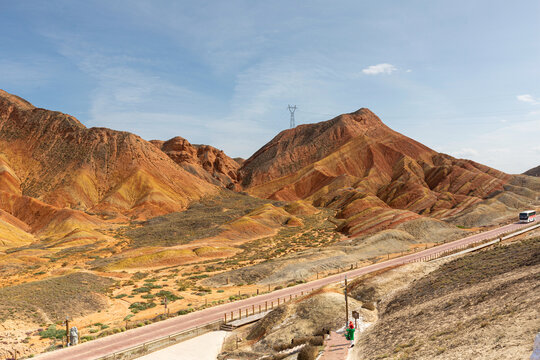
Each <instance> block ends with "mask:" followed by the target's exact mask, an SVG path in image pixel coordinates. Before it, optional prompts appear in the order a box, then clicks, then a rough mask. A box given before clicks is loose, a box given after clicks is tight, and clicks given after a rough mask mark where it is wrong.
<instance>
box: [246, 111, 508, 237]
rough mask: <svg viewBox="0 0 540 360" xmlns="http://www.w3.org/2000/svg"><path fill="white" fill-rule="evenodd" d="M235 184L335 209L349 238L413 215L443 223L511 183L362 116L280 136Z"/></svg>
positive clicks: (258, 154)
mask: <svg viewBox="0 0 540 360" xmlns="http://www.w3.org/2000/svg"><path fill="white" fill-rule="evenodd" d="M239 172H240V176H241V183H242V185H243V186H244V187H245V188H247V191H248V192H249V193H251V194H253V195H255V196H259V197H263V198H269V199H276V200H297V199H307V200H309V201H312V202H313V204H314V205H316V206H325V207H330V208H334V209H337V210H338V211H339V214H338V217H340V218H342V219H344V220H345V222H344V224H343V225H342V227H341V230H342V231H343V232H345V233H346V234H349V235H356V234H363V233H367V232H374V231H378V230H381V229H384V228H388V227H395V226H398V225H399V224H401V223H404V222H407V221H409V220H413V219H417V218H419V216H420V215H428V216H431V217H435V218H439V219H445V218H449V217H453V216H456V215H458V214H459V213H461V212H462V211H463V210H465V209H468V208H470V207H471V206H473V205H474V204H477V203H480V202H482V201H483V200H485V199H487V198H489V197H493V196H495V195H496V194H498V193H501V192H503V191H505V188H504V186H505V184H508V183H509V182H510V181H511V179H512V176H510V175H507V174H505V173H503V172H501V171H498V170H495V169H492V168H489V167H487V166H484V165H481V164H478V163H475V162H473V161H470V160H463V159H455V158H453V157H451V156H449V155H446V154H441V153H437V152H436V151H434V150H432V149H430V148H428V147H426V146H424V145H422V144H420V143H418V142H416V141H414V140H412V139H410V138H408V137H406V136H404V135H401V134H399V133H397V132H395V131H393V130H392V129H390V128H389V127H387V126H386V125H385V124H383V122H382V121H381V120H380V119H379V118H378V117H377V116H376V115H375V114H373V113H372V112H371V111H369V110H368V109H360V110H358V111H356V112H354V113H351V114H344V115H340V116H338V117H336V118H334V119H332V120H329V121H325V122H320V123H317V124H309V125H300V126H298V127H296V128H294V129H289V130H285V131H282V132H281V133H280V134H279V135H277V136H276V137H275V138H274V139H273V140H271V141H270V142H269V143H268V144H266V145H265V146H264V147H262V148H261V149H260V150H259V151H257V152H256V153H255V154H254V155H253V156H252V157H250V158H249V159H247V160H246V161H245V162H244V163H243V164H242V167H241V168H240V170H239Z"/></svg>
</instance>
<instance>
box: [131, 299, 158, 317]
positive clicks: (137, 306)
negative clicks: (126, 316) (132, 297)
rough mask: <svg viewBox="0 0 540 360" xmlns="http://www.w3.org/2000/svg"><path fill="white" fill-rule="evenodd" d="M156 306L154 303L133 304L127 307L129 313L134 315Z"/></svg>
mask: <svg viewBox="0 0 540 360" xmlns="http://www.w3.org/2000/svg"><path fill="white" fill-rule="evenodd" d="M155 306H156V303H153V302H147V303H143V302H134V303H133V304H131V305H129V308H130V309H131V312H132V313H134V314H136V313H138V312H139V311H142V310H146V309H150V308H153V307H155Z"/></svg>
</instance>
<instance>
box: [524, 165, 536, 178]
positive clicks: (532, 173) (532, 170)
mask: <svg viewBox="0 0 540 360" xmlns="http://www.w3.org/2000/svg"><path fill="white" fill-rule="evenodd" d="M523 174H524V175H529V176H540V166H537V167H535V168H532V169H530V170H527V171H525V172H524V173H523Z"/></svg>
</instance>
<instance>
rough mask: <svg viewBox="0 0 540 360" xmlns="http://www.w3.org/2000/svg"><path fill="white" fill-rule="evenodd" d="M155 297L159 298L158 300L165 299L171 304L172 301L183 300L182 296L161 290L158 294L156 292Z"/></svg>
mask: <svg viewBox="0 0 540 360" xmlns="http://www.w3.org/2000/svg"><path fill="white" fill-rule="evenodd" d="M156 296H157V297H159V298H167V301H169V302H173V301H176V300H181V299H183V298H184V297H182V296H177V295H175V294H173V293H172V292H170V291H167V290H161V291H160V292H158V293H157V294H156Z"/></svg>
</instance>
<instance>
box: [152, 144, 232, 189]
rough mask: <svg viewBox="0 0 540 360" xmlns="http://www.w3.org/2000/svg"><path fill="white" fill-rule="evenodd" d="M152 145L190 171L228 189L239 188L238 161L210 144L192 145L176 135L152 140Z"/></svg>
mask: <svg viewBox="0 0 540 360" xmlns="http://www.w3.org/2000/svg"><path fill="white" fill-rule="evenodd" d="M151 142H152V143H153V144H154V145H156V146H157V147H158V148H159V149H161V150H162V151H163V152H164V153H165V154H167V155H168V156H169V157H170V158H171V159H172V160H173V161H174V162H175V163H177V164H178V165H180V166H181V167H182V168H184V169H185V170H187V171H189V172H190V173H192V174H194V175H196V176H198V177H200V178H202V179H204V180H205V181H208V182H211V183H213V184H215V185H219V186H222V187H226V188H229V189H239V187H238V168H240V163H239V162H238V161H237V160H234V159H231V158H230V157H228V156H227V155H226V154H225V153H224V152H223V151H222V150H219V149H216V148H215V147H213V146H210V145H192V144H191V143H190V142H189V141H187V140H186V139H184V138H182V137H180V136H177V137H174V138H172V139H170V140H168V141H159V140H152V141H151Z"/></svg>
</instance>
